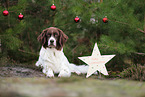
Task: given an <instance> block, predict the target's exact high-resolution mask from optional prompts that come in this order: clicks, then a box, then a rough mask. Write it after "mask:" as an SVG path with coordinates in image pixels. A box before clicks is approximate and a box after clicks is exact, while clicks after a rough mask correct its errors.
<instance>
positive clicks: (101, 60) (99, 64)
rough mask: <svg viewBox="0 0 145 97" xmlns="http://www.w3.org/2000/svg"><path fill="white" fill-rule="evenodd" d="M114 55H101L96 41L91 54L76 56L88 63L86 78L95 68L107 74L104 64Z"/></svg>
mask: <svg viewBox="0 0 145 97" xmlns="http://www.w3.org/2000/svg"><path fill="white" fill-rule="evenodd" d="M114 56H115V55H101V54H100V51H99V49H98V46H97V43H95V46H94V49H93V52H92V55H91V56H86V57H78V58H79V59H80V60H82V61H83V62H85V63H86V64H88V65H89V68H88V72H87V76H86V78H88V77H89V76H91V75H92V74H93V73H95V72H96V71H97V70H98V71H99V72H101V73H102V74H104V75H108V72H107V69H106V67H105V64H106V63H107V62H108V61H109V60H111V59H112V58H113V57H114Z"/></svg>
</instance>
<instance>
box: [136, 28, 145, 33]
mask: <svg viewBox="0 0 145 97" xmlns="http://www.w3.org/2000/svg"><path fill="white" fill-rule="evenodd" d="M137 30H138V31H140V32H142V33H144V34H145V31H143V30H141V29H140V28H137Z"/></svg>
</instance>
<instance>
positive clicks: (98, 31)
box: [0, 0, 145, 78]
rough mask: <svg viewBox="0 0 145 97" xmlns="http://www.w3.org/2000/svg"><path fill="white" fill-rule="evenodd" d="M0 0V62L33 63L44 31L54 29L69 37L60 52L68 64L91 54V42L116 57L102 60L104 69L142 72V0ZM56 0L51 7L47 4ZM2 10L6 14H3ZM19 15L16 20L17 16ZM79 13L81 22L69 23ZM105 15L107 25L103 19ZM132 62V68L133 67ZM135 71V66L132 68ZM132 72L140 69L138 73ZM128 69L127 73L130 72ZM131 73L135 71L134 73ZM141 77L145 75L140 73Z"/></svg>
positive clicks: (144, 26)
mask: <svg viewBox="0 0 145 97" xmlns="http://www.w3.org/2000/svg"><path fill="white" fill-rule="evenodd" d="M101 1H103V2H100V0H1V2H0V13H1V15H0V39H1V53H0V58H1V62H2V61H3V62H4V60H3V59H5V58H8V59H9V60H12V61H14V62H19V63H28V62H32V63H33V64H32V65H34V64H35V62H36V60H37V59H38V54H39V50H40V48H41V45H40V44H39V42H38V41H37V37H38V35H39V34H40V33H41V32H42V30H43V29H45V28H48V27H52V26H54V27H57V28H59V29H61V30H63V31H64V33H65V34H66V35H68V37H69V39H68V41H67V43H66V44H65V47H64V53H65V55H66V56H67V58H68V60H69V61H70V62H71V63H75V64H78V65H79V64H84V63H83V62H81V61H80V60H79V59H78V58H77V57H80V56H89V55H91V52H92V49H93V47H94V44H95V42H97V43H98V47H99V49H100V52H101V54H102V55H107V54H115V55H116V56H115V57H114V58H113V59H112V60H111V61H110V62H109V63H107V64H106V66H107V69H108V71H113V72H116V71H118V72H122V71H123V70H124V69H126V68H131V67H132V64H135V66H137V67H138V65H137V64H139V66H140V67H141V68H142V69H141V70H142V72H143V73H142V72H141V75H142V76H143V77H144V76H145V72H144V70H145V2H144V0H134V1H132V0H109V1H108V0H101ZM53 3H54V4H55V6H56V10H55V11H52V10H51V9H50V6H51V5H52V4H53ZM5 9H7V10H8V11H9V15H8V16H3V14H2V12H3V11H4V10H5ZM20 13H22V14H23V15H24V19H23V20H21V21H20V20H18V15H19V14H20ZM76 16H79V18H80V19H81V21H80V22H79V23H75V22H74V18H75V17H76ZM105 16H107V18H108V23H104V22H103V21H102V19H103V18H104V17H105ZM135 66H134V67H135ZM137 70H138V69H137ZM141 70H140V69H139V71H136V68H135V72H140V71H141ZM131 72H132V71H131ZM133 72H134V71H133ZM144 78H145V77H144Z"/></svg>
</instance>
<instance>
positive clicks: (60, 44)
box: [56, 29, 68, 50]
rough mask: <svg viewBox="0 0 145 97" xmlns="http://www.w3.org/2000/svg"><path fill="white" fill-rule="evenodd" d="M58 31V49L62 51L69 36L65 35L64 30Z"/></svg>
mask: <svg viewBox="0 0 145 97" xmlns="http://www.w3.org/2000/svg"><path fill="white" fill-rule="evenodd" d="M57 30H58V31H59V37H58V42H57V47H56V49H58V50H61V49H62V47H63V45H64V43H66V41H67V39H68V36H67V35H65V34H64V33H63V31H62V30H60V29H57Z"/></svg>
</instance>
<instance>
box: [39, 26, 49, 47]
mask: <svg viewBox="0 0 145 97" xmlns="http://www.w3.org/2000/svg"><path fill="white" fill-rule="evenodd" d="M46 32H47V29H45V30H43V31H42V33H41V34H40V35H39V36H38V38H37V40H38V41H39V42H40V43H41V44H42V46H43V47H47V44H46V42H47V37H46Z"/></svg>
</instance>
